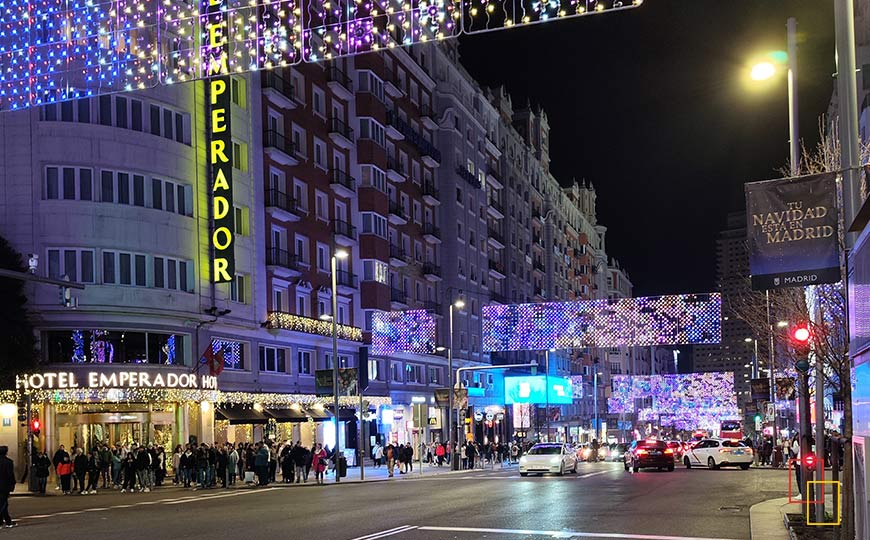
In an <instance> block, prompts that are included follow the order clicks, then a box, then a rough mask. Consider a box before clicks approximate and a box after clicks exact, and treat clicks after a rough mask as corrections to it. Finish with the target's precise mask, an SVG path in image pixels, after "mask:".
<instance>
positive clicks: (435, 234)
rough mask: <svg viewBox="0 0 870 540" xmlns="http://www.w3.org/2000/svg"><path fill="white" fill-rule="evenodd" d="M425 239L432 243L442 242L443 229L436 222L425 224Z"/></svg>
mask: <svg viewBox="0 0 870 540" xmlns="http://www.w3.org/2000/svg"><path fill="white" fill-rule="evenodd" d="M423 239H424V240H426V241H427V242H429V243H430V244H440V243H441V229H439V228H438V227H436V226H435V224H434V223H425V224H423Z"/></svg>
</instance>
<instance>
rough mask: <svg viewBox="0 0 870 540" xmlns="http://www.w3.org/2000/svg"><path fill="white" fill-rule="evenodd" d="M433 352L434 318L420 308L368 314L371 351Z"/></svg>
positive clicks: (387, 352)
mask: <svg viewBox="0 0 870 540" xmlns="http://www.w3.org/2000/svg"><path fill="white" fill-rule="evenodd" d="M398 352H411V353H422V354H432V353H434V352H435V319H434V318H433V317H432V314H431V313H429V312H428V311H426V310H424V309H417V310H410V311H376V312H374V313H373V314H372V354H394V353H398Z"/></svg>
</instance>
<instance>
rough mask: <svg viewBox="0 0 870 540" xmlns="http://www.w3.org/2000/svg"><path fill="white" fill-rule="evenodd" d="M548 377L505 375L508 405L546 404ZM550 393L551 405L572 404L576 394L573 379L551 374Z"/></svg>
mask: <svg viewBox="0 0 870 540" xmlns="http://www.w3.org/2000/svg"><path fill="white" fill-rule="evenodd" d="M547 379H548V377H547V376H546V375H529V376H521V377H505V378H504V396H505V403H506V404H507V405H512V404H514V403H531V404H535V405H544V404H546V403H547V394H546V393H545V389H546V388H547V382H548V381H547ZM549 395H550V396H549V397H550V400H549V401H550V405H570V404H571V403H572V402H573V396H574V391H573V389H572V388H571V381H569V380H568V379H565V378H564V377H556V376H554V375H550V377H549Z"/></svg>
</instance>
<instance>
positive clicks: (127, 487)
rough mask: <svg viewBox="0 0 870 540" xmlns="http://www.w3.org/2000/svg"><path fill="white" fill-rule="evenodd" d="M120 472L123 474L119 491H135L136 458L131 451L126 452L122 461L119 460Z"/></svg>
mask: <svg viewBox="0 0 870 540" xmlns="http://www.w3.org/2000/svg"><path fill="white" fill-rule="evenodd" d="M121 474H123V476H124V483H123V484H122V485H121V493H127V492H128V491H129V492H130V493H133V492H134V491H136V458H135V457H134V456H133V452H128V453H127V456H126V457H125V458H124V461H122V462H121Z"/></svg>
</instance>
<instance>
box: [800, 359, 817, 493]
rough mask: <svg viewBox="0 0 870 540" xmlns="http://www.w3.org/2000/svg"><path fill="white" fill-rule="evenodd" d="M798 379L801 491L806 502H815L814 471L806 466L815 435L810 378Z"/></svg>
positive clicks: (807, 376)
mask: <svg viewBox="0 0 870 540" xmlns="http://www.w3.org/2000/svg"><path fill="white" fill-rule="evenodd" d="M798 379H799V380H800V389H799V391H800V395H799V396H798V399H799V402H798V406H799V409H800V410H799V414H800V422H799V424H798V425H799V427H798V433H799V434H800V449H801V459H800V463H798V466H799V467H800V468H801V486H800V490H801V493H802V495H803V500H804V501H812V500H815V499H814V498H813V485H812V484H810V483H809V481H810V480H812V479H813V470H812V469H810V468H809V467H807V466H806V465H805V463H806V457H807V456H808V455H809V454H810V453H811V452H812V451H813V449H812V448H811V447H810V437H811V436H812V433H813V432H812V428H811V426H810V377H809V374H807V373H801V374H800V375H799V377H798Z"/></svg>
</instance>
